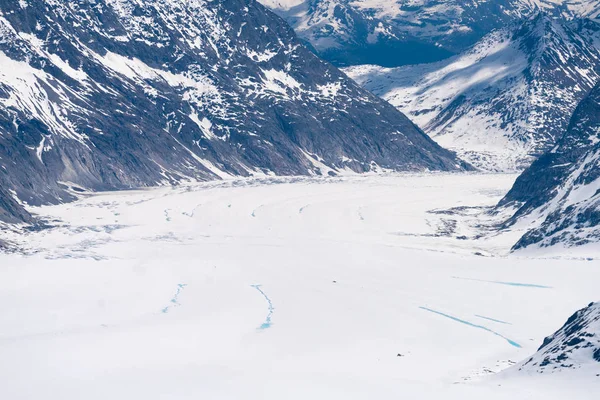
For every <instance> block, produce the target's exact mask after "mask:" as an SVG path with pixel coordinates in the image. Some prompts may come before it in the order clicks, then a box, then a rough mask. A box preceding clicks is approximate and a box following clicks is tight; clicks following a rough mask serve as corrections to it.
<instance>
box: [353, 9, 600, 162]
mask: <svg viewBox="0 0 600 400" xmlns="http://www.w3.org/2000/svg"><path fill="white" fill-rule="evenodd" d="M597 32H598V26H597V24H595V23H593V22H591V21H590V22H583V23H581V22H578V23H563V22H560V21H557V20H554V19H552V18H550V17H548V16H546V15H544V14H540V15H538V16H537V17H535V18H533V19H531V20H527V21H525V22H524V23H519V24H518V25H517V26H511V27H508V28H505V29H501V30H498V31H495V32H493V33H491V34H489V35H487V36H485V37H484V38H483V39H482V40H480V41H479V42H478V43H477V44H476V45H475V46H473V47H472V48H471V49H469V50H467V51H466V52H464V53H463V54H461V55H459V56H456V57H453V58H451V59H449V60H446V61H442V62H439V63H434V64H427V65H416V66H407V67H401V68H395V69H387V68H382V67H379V66H356V67H350V68H346V69H345V72H346V73H347V74H348V75H349V76H351V77H352V78H354V79H355V80H356V81H357V82H359V83H360V84H361V85H363V86H364V87H366V88H367V89H369V90H371V91H373V92H374V93H376V94H378V95H380V96H382V97H383V98H384V99H386V100H388V101H389V102H390V103H392V104H393V105H395V106H396V107H398V109H400V110H402V111H403V112H405V113H407V114H408V115H409V116H410V117H411V118H412V119H413V120H414V121H415V122H416V123H417V124H418V125H419V126H420V127H421V128H423V129H424V130H425V131H426V132H427V133H428V134H430V135H431V136H432V137H434V138H435V139H436V140H437V141H438V142H439V143H441V144H442V145H444V146H446V147H449V148H451V149H453V150H455V151H457V152H458V153H459V154H460V155H461V156H462V157H463V158H465V159H466V160H468V161H469V162H471V163H472V164H474V165H476V166H478V167H480V168H483V169H486V170H492V171H493V170H496V171H497V170H504V171H506V170H519V169H522V168H524V167H526V166H528V165H529V164H530V163H531V161H532V160H533V159H534V157H536V156H538V155H539V154H541V153H543V152H544V151H545V150H547V149H549V148H550V147H551V146H552V145H553V144H554V143H555V141H556V140H557V139H558V138H559V137H560V136H561V135H562V133H563V132H564V130H565V129H566V128H567V125H568V121H569V119H570V116H571V114H572V112H573V110H574V109H575V107H576V105H577V103H578V102H579V101H580V100H581V99H582V98H583V97H584V96H585V94H586V93H587V92H588V91H589V90H590V89H591V88H592V87H593V86H594V84H595V83H596V82H597V80H598V78H599V75H598V72H597V71H598V66H599V65H600V52H599V51H598V49H597V48H596V46H595V40H596V39H595V38H596V36H597Z"/></svg>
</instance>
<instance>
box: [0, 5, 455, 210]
mask: <svg viewBox="0 0 600 400" xmlns="http://www.w3.org/2000/svg"><path fill="white" fill-rule="evenodd" d="M0 165H1V166H2V168H1V170H0V186H1V187H2V191H0V209H1V211H0V217H1V218H2V219H4V220H9V221H15V220H26V219H27V215H26V213H24V212H23V210H22V208H21V206H20V205H19V202H21V203H26V204H29V205H39V204H42V203H56V202H62V201H68V200H72V199H74V194H76V192H82V191H85V190H106V189H123V188H132V187H142V186H149V185H157V184H164V183H175V182H178V181H181V180H189V179H199V180H206V179H216V178H224V177H230V176H235V175H237V176H248V175H252V174H278V175H303V174H328V173H331V174H334V173H337V172H338V171H343V170H348V171H357V172H365V171H371V170H377V169H379V168H387V169H392V170H460V169H463V168H466V166H465V165H464V164H461V162H459V161H457V159H456V158H455V156H454V154H453V153H450V152H449V151H446V150H444V149H442V148H440V147H439V146H438V145H437V144H435V143H434V142H433V141H432V140H430V139H429V138H428V136H427V135H425V134H424V133H423V132H422V131H421V130H419V129H418V128H417V127H416V126H415V125H414V124H413V123H412V122H411V121H409V120H408V119H407V118H406V117H405V116H404V115H402V114H401V113H399V112H397V111H396V110H395V109H394V108H393V107H392V106H391V105H389V104H388V103H386V102H385V101H383V100H379V99H377V98H376V97H375V96H373V95H372V94H370V93H368V92H366V91H365V90H363V89H361V88H359V87H358V86H357V85H356V84H355V83H354V82H352V81H351V80H349V79H348V78H347V77H346V76H345V75H344V74H342V73H340V72H339V71H338V70H337V69H335V68H334V67H332V66H331V65H329V64H327V63H325V62H323V61H321V60H319V59H318V58H317V57H316V56H314V55H313V54H312V53H311V52H310V51H308V50H307V49H306V48H305V47H303V46H302V45H301V44H300V43H299V42H298V40H297V39H296V36H295V34H294V33H293V31H292V30H291V29H290V28H289V27H288V26H287V25H286V24H285V23H284V21H282V20H281V19H280V18H279V17H277V16H275V15H274V14H272V13H271V12H269V11H267V10H266V9H265V8H264V7H263V6H261V5H260V4H258V3H256V2H255V1H254V0H230V1H207V0H192V1H185V2H184V1H179V0H155V1H141V0H102V1H78V2H73V1H67V0H52V1H43V0H21V1H13V0H2V1H0ZM11 197H12V198H11Z"/></svg>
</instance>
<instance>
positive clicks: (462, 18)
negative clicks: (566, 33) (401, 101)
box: [261, 0, 600, 67]
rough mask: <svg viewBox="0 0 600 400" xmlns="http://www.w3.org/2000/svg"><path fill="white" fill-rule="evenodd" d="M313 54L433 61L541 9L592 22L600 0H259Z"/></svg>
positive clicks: (389, 62) (340, 61)
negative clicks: (287, 23) (289, 28)
mask: <svg viewBox="0 0 600 400" xmlns="http://www.w3.org/2000/svg"><path fill="white" fill-rule="evenodd" d="M261 1H262V2H263V4H265V5H267V6H269V7H271V8H272V9H273V10H274V11H275V12H276V13H278V14H279V15H281V16H282V17H283V18H285V19H286V20H287V21H288V22H289V23H290V24H291V25H292V26H293V27H294V29H295V30H296V32H298V34H299V35H300V36H301V37H302V38H303V39H305V40H307V41H308V42H310V43H311V44H312V45H313V46H314V48H315V49H316V51H317V52H318V53H319V54H320V55H321V56H323V57H324V58H326V59H327V60H329V61H332V62H333V63H335V64H337V65H341V66H348V65H359V64H376V65H381V66H385V67H396V66H400V65H408V64H416V63H424V62H432V61H436V60H441V59H443V58H446V57H448V56H449V55H452V54H456V53H460V52H462V51H463V50H465V49H466V48H467V47H469V46H471V45H473V44H474V43H476V42H477V41H478V40H480V39H481V38H482V37H483V36H485V35H486V34H488V33H490V32H491V31H492V30H494V29H498V28H502V27H504V26H506V25H507V24H510V23H511V22H514V21H515V20H518V19H521V18H525V17H529V16H531V15H533V14H535V13H536V12H538V11H540V10H542V11H544V12H545V13H547V14H549V15H552V16H553V17H556V18H560V19H561V20H568V19H572V18H577V17H586V18H595V17H597V16H598V13H599V12H600V1H598V0H569V1H566V0H480V1H472V2H467V1H460V0H443V1H442V0H261Z"/></svg>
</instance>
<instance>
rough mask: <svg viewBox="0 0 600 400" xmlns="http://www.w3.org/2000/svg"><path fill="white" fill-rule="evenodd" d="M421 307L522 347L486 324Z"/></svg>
mask: <svg viewBox="0 0 600 400" xmlns="http://www.w3.org/2000/svg"><path fill="white" fill-rule="evenodd" d="M419 308H420V309H421V310H425V311H429V312H431V313H434V314H438V315H441V316H443V317H446V318H449V319H451V320H453V321H456V322H460V323H461V324H465V325H469V326H471V327H473V328H477V329H483V330H484V331H487V332H490V333H493V334H494V335H496V336H499V337H501V338H502V339H504V340H506V341H507V342H508V343H510V345H511V346H514V347H518V348H521V345H520V344H519V343H517V342H515V341H514V340H510V339H509V338H507V337H506V336H504V335H502V334H500V333H498V332H496V331H493V330H491V329H490V328H488V327H486V326H483V325H477V324H474V323H471V322H469V321H465V320H464V319H460V318H456V317H453V316H452V315H448V314H445V313H443V312H440V311H436V310H432V309H431V308H427V307H419Z"/></svg>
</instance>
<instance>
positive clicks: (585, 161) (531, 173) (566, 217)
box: [499, 85, 600, 249]
mask: <svg viewBox="0 0 600 400" xmlns="http://www.w3.org/2000/svg"><path fill="white" fill-rule="evenodd" d="M599 163H600V85H597V86H596V87H595V88H594V89H593V90H592V91H591V92H590V94H589V95H588V96H587V97H586V98H585V99H584V100H583V101H582V102H581V103H580V104H579V106H578V107H577V109H576V110H575V113H574V114H573V118H572V119H571V122H570V123H569V127H568V129H567V131H566V133H565V134H564V136H563V137H562V138H561V139H560V140H559V141H558V143H557V145H556V146H555V147H554V148H552V149H551V150H550V151H548V152H547V153H546V154H544V155H542V156H541V157H540V158H539V159H537V160H536V161H535V162H534V163H533V164H532V165H531V167H530V168H528V169H527V170H526V171H525V172H524V173H523V174H522V175H521V176H520V177H519V178H518V179H517V181H516V182H515V184H514V186H513V188H512V189H511V190H510V191H509V192H508V194H507V195H506V197H505V198H504V199H503V200H502V201H501V202H500V204H499V206H500V208H508V209H510V208H513V207H514V208H516V209H517V211H516V213H515V214H514V216H513V217H512V218H511V219H510V220H509V221H508V223H507V225H514V224H518V223H520V221H528V222H529V223H533V225H532V228H531V229H530V230H529V231H528V232H527V233H526V234H525V235H524V236H523V237H522V238H521V240H520V241H519V242H518V243H517V244H516V246H515V248H516V249H519V248H523V247H528V246H529V247H538V248H539V247H542V248H543V247H548V246H554V245H557V246H566V247H572V246H580V245H587V244H592V245H597V243H598V242H599V241H600V167H599ZM532 221H533V222H532Z"/></svg>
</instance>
